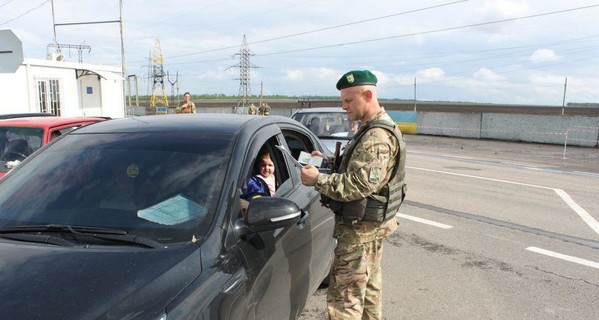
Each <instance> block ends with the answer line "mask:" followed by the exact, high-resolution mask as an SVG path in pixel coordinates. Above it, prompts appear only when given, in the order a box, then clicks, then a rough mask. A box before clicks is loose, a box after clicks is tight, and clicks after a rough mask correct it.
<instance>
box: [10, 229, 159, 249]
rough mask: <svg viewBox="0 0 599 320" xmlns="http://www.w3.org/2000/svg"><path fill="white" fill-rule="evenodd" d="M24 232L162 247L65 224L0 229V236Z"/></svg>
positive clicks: (138, 238)
mask: <svg viewBox="0 0 599 320" xmlns="http://www.w3.org/2000/svg"><path fill="white" fill-rule="evenodd" d="M24 232H58V233H66V232H68V233H72V234H76V235H84V236H89V237H93V238H96V239H102V240H111V241H118V242H125V243H134V244H138V245H142V246H145V247H148V248H160V247H164V246H165V245H163V244H162V243H160V242H157V241H154V240H151V239H148V238H145V237H142V236H139V235H134V234H128V233H127V231H125V230H121V229H112V228H101V227H85V226H70V225H65V224H47V225H29V226H15V227H4V228H0V234H12V233H24Z"/></svg>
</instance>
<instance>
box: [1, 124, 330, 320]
mask: <svg viewBox="0 0 599 320" xmlns="http://www.w3.org/2000/svg"><path fill="white" fill-rule="evenodd" d="M277 146H279V147H277ZM280 147H282V148H283V149H284V151H285V152H283V150H281V149H279V148H280ZM260 150H268V152H269V153H270V156H271V159H272V160H273V162H274V164H275V168H276V169H275V177H276V186H277V187H276V193H275V196H273V197H267V196H263V197H258V198H255V199H253V200H252V201H251V202H249V205H248V206H247V209H246V210H247V211H246V210H244V208H245V206H244V203H243V201H241V200H240V195H241V194H242V193H243V192H244V191H245V186H246V183H247V181H248V179H249V177H250V176H251V175H252V174H253V173H252V172H253V171H252V169H253V167H254V165H255V163H254V162H255V159H256V158H257V157H258V154H259V153H260ZM314 150H318V151H321V152H323V153H327V154H329V155H330V153H328V151H327V150H326V148H325V147H324V146H323V145H322V144H321V142H320V141H319V140H318V139H317V137H316V136H315V135H314V134H312V133H311V132H310V131H309V130H307V129H306V128H305V127H304V126H301V125H299V124H298V123H297V122H295V121H293V120H291V119H289V118H287V117H280V116H269V117H253V116H247V115H245V116H244V115H219V114H201V115H200V114H198V115H161V116H146V117H139V118H135V117H134V118H124V119H115V120H110V121H105V122H100V123H97V124H94V125H91V126H86V127H83V128H80V129H78V130H76V131H73V132H71V133H70V134H68V135H66V136H63V137H61V139H59V140H58V141H56V142H53V143H52V144H49V145H48V146H46V147H45V148H44V149H42V150H40V151H39V152H37V153H36V154H34V155H33V156H31V157H29V158H27V159H26V160H25V161H24V162H23V163H22V164H20V165H19V166H18V167H16V168H15V169H14V170H13V171H12V172H11V174H9V175H7V176H5V177H4V178H3V179H1V180H0V190H2V192H1V193H0V257H2V272H0V283H2V285H1V286H0V310H2V314H3V318H6V319H295V318H297V317H298V316H299V314H300V313H301V312H302V309H303V308H304V305H305V304H306V301H307V300H308V299H309V297H310V296H311V295H312V294H313V293H314V292H315V291H316V289H317V288H318V286H319V284H320V283H321V281H322V280H323V279H324V278H325V277H327V275H328V272H329V270H330V265H331V263H332V259H333V250H334V247H335V244H336V243H335V240H334V238H333V236H332V233H333V227H334V216H333V215H334V214H333V213H332V212H331V211H330V210H329V209H327V208H325V207H323V206H322V205H321V203H320V196H319V193H318V192H317V191H315V190H314V188H313V187H307V186H304V185H303V184H302V183H301V179H300V171H299V169H298V168H297V167H295V166H294V162H293V161H292V160H291V159H290V157H291V156H289V155H287V151H289V152H290V153H291V154H293V155H294V156H295V157H297V155H298V154H299V153H300V152H301V151H305V152H311V151H314ZM246 204H247V203H246ZM50 297H51V298H50Z"/></svg>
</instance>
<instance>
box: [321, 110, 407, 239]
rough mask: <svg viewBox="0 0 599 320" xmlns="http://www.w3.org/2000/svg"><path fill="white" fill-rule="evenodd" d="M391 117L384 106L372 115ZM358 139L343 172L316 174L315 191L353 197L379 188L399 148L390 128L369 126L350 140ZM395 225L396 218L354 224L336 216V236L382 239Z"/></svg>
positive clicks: (390, 171)
mask: <svg viewBox="0 0 599 320" xmlns="http://www.w3.org/2000/svg"><path fill="white" fill-rule="evenodd" d="M379 119H380V120H387V121H389V122H391V123H393V120H392V119H391V117H389V115H388V114H387V112H385V110H384V109H381V111H380V112H378V113H377V114H375V115H373V116H372V117H371V118H370V119H369V120H368V121H367V122H371V121H373V120H379ZM349 143H357V145H356V148H355V149H354V152H353V153H352V154H351V155H349V154H348V155H344V156H346V157H347V156H349V157H350V159H349V161H348V162H347V168H345V170H343V172H339V173H333V174H330V175H328V174H319V175H318V182H317V183H316V185H315V188H316V190H317V191H318V192H320V193H322V194H324V195H325V196H328V197H330V198H331V199H334V200H337V201H343V202H346V201H352V200H358V199H362V198H365V197H368V196H369V195H371V194H372V193H375V192H377V191H379V190H380V189H381V188H382V187H383V186H384V185H385V184H386V183H387V182H388V181H389V179H390V177H391V175H392V174H393V167H394V166H395V164H396V163H395V162H396V160H395V159H396V156H397V153H398V152H399V145H398V141H397V139H396V138H395V136H394V135H393V134H392V133H390V132H389V131H387V130H385V129H382V128H372V129H370V130H368V132H367V133H366V134H365V135H364V136H363V137H362V139H360V141H354V140H351V141H350V142H349ZM396 229H397V219H391V220H389V221H386V222H383V223H377V222H369V221H361V222H358V223H356V224H353V225H351V224H345V223H343V221H342V219H339V217H337V225H336V228H335V237H336V238H337V240H338V241H340V242H341V241H343V242H346V243H364V242H369V241H373V240H375V239H381V238H384V237H386V236H388V235H389V234H391V233H393V232H394V231H395V230H396Z"/></svg>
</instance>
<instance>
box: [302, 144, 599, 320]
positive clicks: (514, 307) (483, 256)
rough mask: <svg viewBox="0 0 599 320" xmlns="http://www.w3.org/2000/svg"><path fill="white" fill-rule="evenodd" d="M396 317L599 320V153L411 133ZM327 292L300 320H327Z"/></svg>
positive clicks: (393, 301)
mask: <svg viewBox="0 0 599 320" xmlns="http://www.w3.org/2000/svg"><path fill="white" fill-rule="evenodd" d="M406 141H407V148H408V149H407V150H408V155H407V174H408V184H409V190H408V196H407V199H406V202H405V203H404V205H403V206H402V209H401V216H400V217H399V220H400V222H401V225H400V227H399V230H398V231H397V232H396V233H395V234H394V235H392V236H391V237H390V238H388V239H387V241H386V242H385V245H384V254H383V275H384V280H383V283H384V284H383V297H384V298H383V314H384V318H385V319H577V320H579V319H597V317H598V314H599V223H598V221H599V201H597V199H599V148H574V147H568V148H567V149H566V153H565V156H564V149H563V146H555V145H537V144H523V143H509V142H499V141H480V140H469V139H456V138H442V137H427V136H407V137H406ZM325 299H326V289H321V290H318V291H317V292H316V293H315V294H314V296H313V297H312V298H311V300H310V302H309V304H308V305H307V306H306V308H305V310H304V312H303V314H302V316H301V317H300V319H303V320H308V319H326V315H325Z"/></svg>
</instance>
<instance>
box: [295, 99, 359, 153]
mask: <svg viewBox="0 0 599 320" xmlns="http://www.w3.org/2000/svg"><path fill="white" fill-rule="evenodd" d="M291 118H292V119H293V120H296V121H297V122H299V123H301V124H303V125H305V126H306V127H307V128H308V129H310V131H312V132H313V133H314V134H316V135H317V136H318V137H319V138H320V139H321V140H322V142H323V143H324V144H325V146H326V147H327V148H328V149H329V150H330V151H331V152H334V151H335V149H336V145H337V142H340V143H341V150H340V151H342V150H343V147H345V145H346V144H347V143H348V142H349V140H350V139H351V138H352V137H353V135H354V133H355V132H356V131H355V130H357V128H358V127H359V126H360V122H359V121H352V120H350V119H348V118H347V113H346V112H345V110H343V109H341V108H340V107H337V108H334V107H328V108H326V107H325V108H310V109H301V110H298V111H296V112H295V113H294V114H293V115H291ZM352 127H354V129H355V130H354V131H352Z"/></svg>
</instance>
